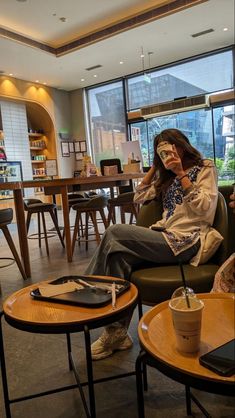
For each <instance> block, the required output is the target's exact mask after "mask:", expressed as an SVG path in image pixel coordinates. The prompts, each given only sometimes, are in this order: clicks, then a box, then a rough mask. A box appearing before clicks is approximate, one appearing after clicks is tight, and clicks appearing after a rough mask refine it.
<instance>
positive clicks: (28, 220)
mask: <svg viewBox="0 0 235 418" xmlns="http://www.w3.org/2000/svg"><path fill="white" fill-rule="evenodd" d="M31 216H32V213H31V212H28V213H27V219H26V230H27V234H28V232H29V225H30V220H31Z"/></svg>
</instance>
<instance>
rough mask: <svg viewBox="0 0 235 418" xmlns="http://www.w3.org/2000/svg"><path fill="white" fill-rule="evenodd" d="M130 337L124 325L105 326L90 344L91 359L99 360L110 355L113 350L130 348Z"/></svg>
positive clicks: (131, 343) (131, 342)
mask: <svg viewBox="0 0 235 418" xmlns="http://www.w3.org/2000/svg"><path fill="white" fill-rule="evenodd" d="M132 345H133V341H132V338H131V337H130V335H129V334H128V333H127V330H126V328H124V327H107V328H105V330H104V332H103V334H102V335H101V336H100V337H99V338H98V340H96V341H95V342H94V343H93V344H92V345H91V357H92V360H101V359H104V358H106V357H109V356H111V355H112V354H113V353H114V351H122V350H127V349H128V348H131V347H132Z"/></svg>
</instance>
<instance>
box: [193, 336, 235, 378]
mask: <svg viewBox="0 0 235 418" xmlns="http://www.w3.org/2000/svg"><path fill="white" fill-rule="evenodd" d="M199 363H200V364H201V365H202V366H205V367H207V368H208V369H210V370H212V371H213V372H215V373H217V374H219V375H221V376H232V375H233V374H234V373H235V339H233V340H231V341H228V342H227V343H225V344H223V345H221V346H220V347H217V348H215V349H214V350H212V351H209V353H206V354H203V355H202V356H201V357H199Z"/></svg>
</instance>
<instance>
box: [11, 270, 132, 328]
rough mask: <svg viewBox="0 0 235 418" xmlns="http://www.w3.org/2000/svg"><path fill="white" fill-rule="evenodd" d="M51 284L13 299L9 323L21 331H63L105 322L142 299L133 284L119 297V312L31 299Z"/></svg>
mask: <svg viewBox="0 0 235 418" xmlns="http://www.w3.org/2000/svg"><path fill="white" fill-rule="evenodd" d="M84 277H85V276H84ZM87 277H89V276H87ZM90 277H92V276H90ZM96 277H97V276H96ZM105 279H107V280H110V279H111V280H115V282H117V281H118V280H119V279H117V278H114V277H102V280H105ZM48 281H51V280H46V281H44V282H40V283H36V284H34V285H31V286H27V287H25V288H23V289H21V290H19V291H17V292H15V293H13V294H12V295H11V296H9V297H8V298H7V299H6V301H5V302H4V304H3V311H4V315H5V317H6V319H7V318H8V319H9V322H13V323H16V324H17V323H18V324H19V326H20V328H22V327H23V326H24V325H25V326H30V325H31V326H34V327H37V326H43V325H45V326H46V327H50V326H52V327H54V326H58V327H59V326H63V325H76V324H79V325H81V324H87V323H89V322H92V321H95V320H98V319H101V318H105V317H106V318H107V317H111V316H113V315H114V314H117V313H119V312H121V311H122V310H126V309H128V307H132V306H133V305H134V304H135V303H136V301H137V296H138V291H137V288H136V287H135V286H134V285H133V284H130V288H129V289H128V290H127V291H125V292H124V293H123V294H121V295H120V296H118V297H117V299H116V308H115V309H113V308H112V305H111V303H110V304H108V305H105V306H102V307H99V308H93V307H92V308H91V307H82V306H77V305H68V304H62V303H53V302H47V301H42V300H36V299H34V298H33V297H32V296H30V292H31V291H32V290H33V289H36V288H38V287H39V285H42V284H43V283H47V282H48Z"/></svg>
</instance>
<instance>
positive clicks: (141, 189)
mask: <svg viewBox="0 0 235 418" xmlns="http://www.w3.org/2000/svg"><path fill="white" fill-rule="evenodd" d="M154 184H155V181H153V182H152V183H151V184H148V185H144V184H139V185H138V186H137V187H136V191H135V195H134V202H135V203H144V202H146V201H147V200H152V199H154V198H155V196H156V191H155V187H154Z"/></svg>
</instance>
